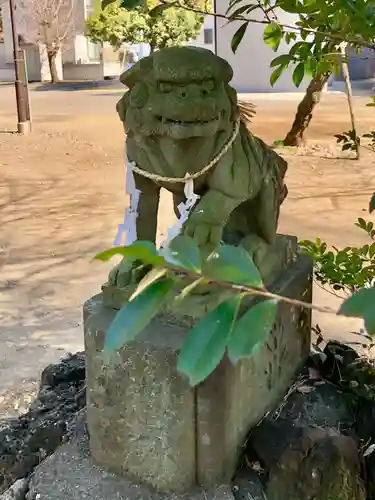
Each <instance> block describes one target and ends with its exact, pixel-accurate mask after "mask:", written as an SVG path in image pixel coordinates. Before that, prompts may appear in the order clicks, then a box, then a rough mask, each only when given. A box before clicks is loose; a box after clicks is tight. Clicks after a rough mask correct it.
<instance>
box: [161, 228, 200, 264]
mask: <svg viewBox="0 0 375 500" xmlns="http://www.w3.org/2000/svg"><path fill="white" fill-rule="evenodd" d="M159 255H161V256H162V257H163V258H164V260H165V262H167V264H169V265H171V266H173V267H178V268H180V269H184V270H185V271H194V272H196V273H200V272H201V270H202V263H201V256H200V253H199V249H198V247H197V245H196V243H195V241H194V240H193V239H192V238H190V237H189V236H183V235H181V236H176V238H174V239H173V240H172V241H171V242H170V243H169V245H168V246H167V247H165V248H162V249H160V250H159Z"/></svg>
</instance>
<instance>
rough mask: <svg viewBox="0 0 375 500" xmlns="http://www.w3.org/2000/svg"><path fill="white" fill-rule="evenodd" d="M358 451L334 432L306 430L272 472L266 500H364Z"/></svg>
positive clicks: (351, 441)
mask: <svg viewBox="0 0 375 500" xmlns="http://www.w3.org/2000/svg"><path fill="white" fill-rule="evenodd" d="M360 473H361V467H360V462H359V458H358V452H357V447H356V445H355V443H354V441H353V439H352V438H350V437H347V436H342V435H338V434H335V431H333V429H329V428H327V429H320V428H305V429H304V432H303V435H302V436H301V438H300V439H299V440H296V441H294V442H292V443H291V446H290V449H289V450H287V451H285V452H284V454H283V455H282V456H281V457H280V459H279V461H278V463H277V465H276V466H275V467H273V468H271V470H270V473H269V483H268V485H267V490H266V496H267V500H285V499H288V500H303V499H305V498H314V499H315V500H339V499H340V500H365V499H366V495H365V493H364V486H363V483H362V480H361V478H360Z"/></svg>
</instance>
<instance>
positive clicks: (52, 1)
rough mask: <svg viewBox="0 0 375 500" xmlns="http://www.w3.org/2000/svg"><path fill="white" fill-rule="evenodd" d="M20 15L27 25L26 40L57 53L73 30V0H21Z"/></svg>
mask: <svg viewBox="0 0 375 500" xmlns="http://www.w3.org/2000/svg"><path fill="white" fill-rule="evenodd" d="M19 7H20V9H19V11H20V15H21V17H22V19H23V21H24V23H25V24H26V25H27V36H28V39H29V40H28V41H30V42H35V43H41V44H43V45H45V46H46V48H47V51H48V52H50V53H53V52H54V53H57V52H58V51H59V50H60V49H61V47H62V46H63V45H64V44H65V43H67V40H68V37H69V35H70V34H71V33H72V32H73V31H74V22H75V16H74V11H75V0H21V2H20V6H19Z"/></svg>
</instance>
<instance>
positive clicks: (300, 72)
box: [293, 62, 305, 88]
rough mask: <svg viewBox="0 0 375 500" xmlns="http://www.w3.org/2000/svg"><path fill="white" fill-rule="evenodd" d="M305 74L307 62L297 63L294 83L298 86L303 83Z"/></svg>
mask: <svg viewBox="0 0 375 500" xmlns="http://www.w3.org/2000/svg"><path fill="white" fill-rule="evenodd" d="M304 76H305V63H303V62H301V63H299V64H297V66H296V67H295V69H294V71H293V83H294V85H295V86H296V87H297V88H298V87H299V86H300V85H301V82H302V80H303V77H304Z"/></svg>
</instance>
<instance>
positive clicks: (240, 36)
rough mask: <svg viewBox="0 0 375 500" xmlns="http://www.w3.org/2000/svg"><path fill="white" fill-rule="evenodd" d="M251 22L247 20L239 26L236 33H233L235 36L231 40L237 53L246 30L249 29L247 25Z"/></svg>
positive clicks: (234, 51)
mask: <svg viewBox="0 0 375 500" xmlns="http://www.w3.org/2000/svg"><path fill="white" fill-rule="evenodd" d="M248 25H249V23H248V22H246V23H243V24H242V25H241V26H240V27H239V28H238V30H237V31H236V32H235V34H234V35H233V38H232V41H231V47H232V52H233V53H234V54H235V53H236V51H237V49H238V46H239V44H240V43H241V41H242V39H243V37H244V35H245V33H246V30H247V27H248Z"/></svg>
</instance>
